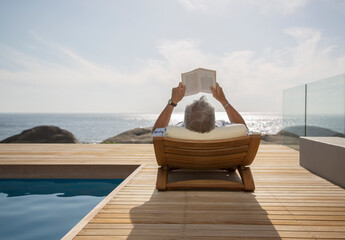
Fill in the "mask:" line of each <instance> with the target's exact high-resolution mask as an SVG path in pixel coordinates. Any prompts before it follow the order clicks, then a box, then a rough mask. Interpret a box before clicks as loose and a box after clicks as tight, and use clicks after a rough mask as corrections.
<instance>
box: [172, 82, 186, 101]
mask: <svg viewBox="0 0 345 240" xmlns="http://www.w3.org/2000/svg"><path fill="white" fill-rule="evenodd" d="M185 92H186V86H185V85H183V83H182V82H180V83H179V85H178V87H176V88H173V89H172V93H171V101H172V102H173V103H176V104H177V103H178V102H179V101H181V100H182V98H183V97H184V94H185Z"/></svg>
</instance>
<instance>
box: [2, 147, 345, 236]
mask: <svg viewBox="0 0 345 240" xmlns="http://www.w3.org/2000/svg"><path fill="white" fill-rule="evenodd" d="M298 162H299V152H297V151H295V150H292V149H289V148H286V147H284V146H280V145H261V146H260V149H259V152H258V155H257V157H256V159H255V161H254V163H253V164H252V170H253V175H254V179H255V183H256V191H255V193H248V192H225V191H174V192H157V191H155V181H156V172H157V164H156V161H155V156H154V152H153V146H152V145H103V144H102V145H87V144H78V145H72V144H71V145H62V144H61V145H60V144H55V145H54V144H50V145H37V144H35V145H30V144H23V145H15V144H11V145H6V144H1V145H0V165H8V164H18V165H25V164H29V165H30V164H55V165H56V164H80V165H95V164H98V165H99V164H121V165H128V164H133V165H141V167H140V168H139V169H137V170H136V172H134V173H133V174H132V175H131V176H130V178H128V179H127V180H126V181H125V182H124V183H123V184H122V185H121V186H120V187H119V188H117V189H116V190H115V191H114V192H113V193H111V195H109V196H108V197H107V198H106V199H105V200H104V201H103V202H102V203H101V204H100V205H98V207H97V208H96V209H95V210H94V211H92V212H91V213H90V214H89V215H88V216H86V217H85V218H84V219H83V220H82V221H81V222H80V223H79V224H78V225H77V226H76V228H74V229H72V230H71V232H70V233H69V234H68V235H67V236H66V237H65V239H77V240H81V239H88V240H91V239H94V240H96V239H97V240H98V239H110V240H111V239H139V240H140V239H148V240H156V239H195V240H196V239H198V240H206V239H210V240H213V239H220V240H223V239H224V240H225V239H345V190H344V189H342V188H340V187H338V186H335V185H333V184H332V183H330V182H328V181H326V180H324V179H322V178H320V177H318V176H316V175H314V174H312V173H310V172H308V171H307V170H305V169H304V168H302V167H300V166H299V164H298ZM0 167H1V166H0ZM80 229H81V230H80ZM79 230H80V231H79Z"/></svg>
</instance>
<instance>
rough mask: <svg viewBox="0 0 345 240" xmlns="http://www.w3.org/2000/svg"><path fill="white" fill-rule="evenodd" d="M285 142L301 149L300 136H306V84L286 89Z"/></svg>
mask: <svg viewBox="0 0 345 240" xmlns="http://www.w3.org/2000/svg"><path fill="white" fill-rule="evenodd" d="M283 126H284V129H283V131H282V135H283V143H284V145H288V146H289V147H292V148H295V149H299V137H300V136H305V85H302V86H298V87H294V88H290V89H286V90H284V94H283Z"/></svg>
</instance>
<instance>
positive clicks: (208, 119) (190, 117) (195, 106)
mask: <svg viewBox="0 0 345 240" xmlns="http://www.w3.org/2000/svg"><path fill="white" fill-rule="evenodd" d="M184 122H185V126H186V128H187V129H189V130H192V131H195V132H201V133H204V132H209V131H211V130H212V129H214V124H215V113H214V108H213V107H212V105H211V104H209V103H208V102H207V100H206V97H205V96H202V97H201V98H200V99H199V100H195V101H194V102H193V103H192V104H190V105H188V106H187V107H186V110H185V115H184Z"/></svg>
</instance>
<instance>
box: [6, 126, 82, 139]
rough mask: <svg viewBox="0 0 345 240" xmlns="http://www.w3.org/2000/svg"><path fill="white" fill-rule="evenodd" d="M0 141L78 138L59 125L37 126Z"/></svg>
mask: <svg viewBox="0 0 345 240" xmlns="http://www.w3.org/2000/svg"><path fill="white" fill-rule="evenodd" d="M0 143H78V140H77V139H76V138H75V136H74V135H73V134H72V133H71V132H69V131H67V130H64V129H61V128H59V127H55V126H37V127H34V128H31V129H28V130H24V131H23V132H22V133H20V134H18V135H14V136H12V137H9V138H6V139H5V140H2V141H1V142H0Z"/></svg>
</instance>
